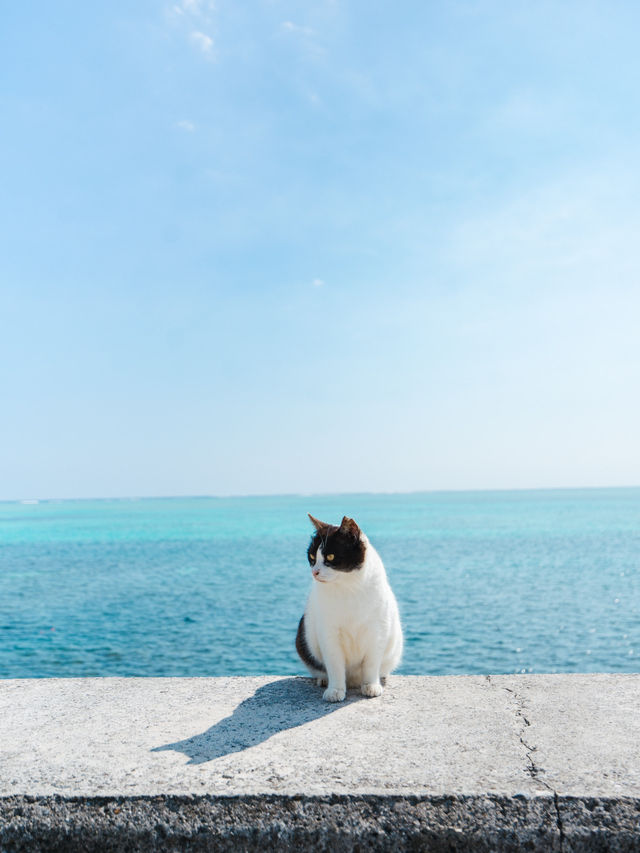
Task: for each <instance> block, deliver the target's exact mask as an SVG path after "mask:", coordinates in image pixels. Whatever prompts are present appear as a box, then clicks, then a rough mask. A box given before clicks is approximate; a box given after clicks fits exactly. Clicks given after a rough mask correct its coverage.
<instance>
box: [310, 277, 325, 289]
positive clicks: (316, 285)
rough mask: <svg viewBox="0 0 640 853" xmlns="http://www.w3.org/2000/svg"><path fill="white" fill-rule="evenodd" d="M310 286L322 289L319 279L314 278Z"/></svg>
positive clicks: (322, 282)
mask: <svg viewBox="0 0 640 853" xmlns="http://www.w3.org/2000/svg"><path fill="white" fill-rule="evenodd" d="M311 284H312V285H313V286H314V287H324V281H323V280H322V279H321V278H314V280H313V281H312V282H311Z"/></svg>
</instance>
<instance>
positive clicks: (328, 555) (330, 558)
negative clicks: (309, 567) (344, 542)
mask: <svg viewBox="0 0 640 853" xmlns="http://www.w3.org/2000/svg"><path fill="white" fill-rule="evenodd" d="M335 557H336V555H335V554H327V560H329V562H330V563H331V562H333V560H335Z"/></svg>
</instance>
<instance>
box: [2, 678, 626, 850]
mask: <svg viewBox="0 0 640 853" xmlns="http://www.w3.org/2000/svg"><path fill="white" fill-rule="evenodd" d="M321 692H322V691H321V690H320V689H319V688H317V687H315V685H313V684H312V683H311V682H310V681H309V680H307V679H300V678H280V679H276V678H219V679H209V678H191V679H186V678H185V679H182V678H175V679H134V678H132V679H119V678H106V679H64V680H53V679H36V680H21V681H0V850H2V851H5V850H6V851H17V850H47V851H49V850H70V851H73V850H94V849H95V850H114V851H116V850H125V849H126V850H140V851H143V850H155V849H172V850H173V849H175V850H183V849H184V850H208V849H221V850H224V849H229V850H238V849H246V850H253V849H256V850H257V849H268V848H269V847H277V848H278V849H283V850H288V849H291V850H294V849H313V850H353V849H362V850H365V849H367V850H368V849H371V850H373V849H380V850H387V849H388V850H391V849H394V850H397V849H416V850H417V849H420V850H434V851H436V850H437V851H439V850H487V851H489V850H518V849H529V850H563V851H568V850H640V710H639V709H640V675H638V676H636V675H619V676H618V675H615V676H614V675H589V676H587V675H575V676H491V677H447V678H423V677H392V678H391V679H389V684H388V686H387V690H386V691H385V694H384V695H383V696H382V697H380V698H379V699H364V698H361V697H359V696H358V695H357V694H356V693H350V694H349V697H348V701H347V702H346V703H343V704H340V705H328V704H326V703H324V702H322V700H321Z"/></svg>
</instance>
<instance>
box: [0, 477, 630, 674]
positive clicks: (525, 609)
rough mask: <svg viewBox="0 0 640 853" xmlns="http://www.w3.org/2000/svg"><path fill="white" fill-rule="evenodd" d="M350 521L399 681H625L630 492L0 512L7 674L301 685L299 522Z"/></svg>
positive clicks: (68, 505) (36, 507)
mask: <svg viewBox="0 0 640 853" xmlns="http://www.w3.org/2000/svg"><path fill="white" fill-rule="evenodd" d="M307 512H311V513H313V515H315V516H317V517H319V518H321V519H323V520H327V521H333V522H335V521H339V520H340V518H341V517H342V515H343V514H347V515H352V516H353V517H354V518H356V520H357V521H358V522H359V523H360V524H361V526H362V528H363V529H364V530H365V532H367V533H368V535H369V538H370V539H371V541H372V543H373V544H374V545H375V546H376V548H377V549H378V551H379V552H380V554H381V556H382V558H383V560H384V562H385V565H386V567H387V572H388V574H389V578H390V580H391V583H392V586H393V588H394V590H395V592H396V596H397V598H398V602H399V605H400V611H401V615H402V620H403V625H404V630H405V636H406V651H405V656H404V661H403V664H402V667H401V669H400V672H403V673H420V674H428V673H431V674H447V673H511V672H597V671H607V672H635V671H638V669H639V665H640V489H607V490H604V489H603V490H595V489H594V490H584V491H578V490H558V491H531V492H475V493H428V494H411V495H348V496H345V495H342V496H331V497H328V496H323V497H299V496H292V497H268V498H267V497H261V498H228V499H222V498H176V499H152V500H147V499H145V500H135V501H130V500H100V501H56V502H53V501H45V502H40V503H37V504H22V503H0V677H5V678H6V677H12V678H15V677H33V676H81V675H248V674H258V673H269V674H290V673H302V672H303V669H302V667H301V665H300V663H299V661H298V659H297V657H296V654H295V651H294V646H293V644H294V638H295V631H296V627H297V623H298V619H299V617H300V615H301V613H302V610H303V606H304V602H305V598H306V593H307V590H308V588H309V586H310V575H309V570H308V567H307V563H306V559H305V550H306V546H307V543H308V540H309V536H310V533H311V527H310V525H309V523H308V520H307V516H306V513H307Z"/></svg>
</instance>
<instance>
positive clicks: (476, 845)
mask: <svg viewBox="0 0 640 853" xmlns="http://www.w3.org/2000/svg"><path fill="white" fill-rule="evenodd" d="M639 848H640V800H639V799H638V798H633V797H629V798H616V799H613V798H608V797H595V798H591V797H558V796H557V795H556V796H548V797H544V796H541V797H529V796H523V795H522V796H521V795H515V796H489V795H487V796H441V797H437V796H429V797H419V796H332V797H305V796H302V795H300V796H285V797H278V796H273V795H266V796H249V797H212V796H167V797H164V796H154V797H86V798H85V797H70V798H66V797H26V796H16V797H4V798H0V850H2V851H6V853H26V851H33V850H38V851H42V853H61V851H68V853H80V851H108V853H120V851H137V852H139V853H152V851H156V850H163V849H170V850H185V851H205V850H221V851H237V850H247V851H261V850H269V849H277V850H282V851H299V850H303V851H305V850H309V851H311V850H313V851H345V853H346V851H353V850H380V851H392V850H424V851H434V853H445V851H447V853H452V851H456V853H457V851H481V853H490V851H496V853H503V851H505V853H506V851H516V850H528V851H536V853H537V851H540V853H542V851H559V853H565V851H605V850H606V851H616V853H617V851H637V850H638V849H639Z"/></svg>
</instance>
